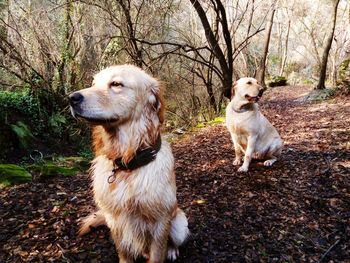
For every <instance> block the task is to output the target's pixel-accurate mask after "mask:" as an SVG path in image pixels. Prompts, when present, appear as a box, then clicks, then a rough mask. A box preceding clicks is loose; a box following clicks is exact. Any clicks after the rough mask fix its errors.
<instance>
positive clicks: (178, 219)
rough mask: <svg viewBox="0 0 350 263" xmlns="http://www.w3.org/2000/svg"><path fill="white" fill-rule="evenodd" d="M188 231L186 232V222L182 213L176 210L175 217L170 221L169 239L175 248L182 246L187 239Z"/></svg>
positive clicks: (178, 209)
mask: <svg viewBox="0 0 350 263" xmlns="http://www.w3.org/2000/svg"><path fill="white" fill-rule="evenodd" d="M189 234H190V231H189V230H188V222H187V218H186V215H185V213H184V211H182V210H181V209H180V208H177V209H176V211H175V216H174V218H173V220H172V221H171V227H170V238H171V241H173V243H174V245H175V246H177V247H178V246H180V245H182V244H183V243H184V242H185V241H186V239H187V238H188V236H189Z"/></svg>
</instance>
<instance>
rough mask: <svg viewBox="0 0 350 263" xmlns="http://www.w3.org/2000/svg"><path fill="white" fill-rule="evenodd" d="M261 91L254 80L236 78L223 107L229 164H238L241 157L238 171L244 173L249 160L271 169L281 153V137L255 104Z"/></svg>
mask: <svg viewBox="0 0 350 263" xmlns="http://www.w3.org/2000/svg"><path fill="white" fill-rule="evenodd" d="M263 91H264V89H263V87H262V86H260V85H259V84H258V82H257V80H256V79H254V78H241V79H239V80H238V81H236V82H235V83H234V85H233V87H232V90H231V101H230V103H229V104H228V105H227V107H226V125H227V128H228V130H229V132H230V134H231V138H232V141H233V144H234V148H235V155H236V158H235V160H234V162H233V165H241V164H242V156H243V154H244V161H243V165H242V166H241V167H240V168H239V169H238V171H239V172H247V171H248V167H249V164H250V162H251V160H252V158H255V159H264V160H265V162H264V165H265V166H271V165H272V164H273V163H274V162H275V161H276V160H277V157H278V156H279V155H280V154H281V151H282V146H283V142H282V140H281V137H280V136H279V134H278V132H277V130H276V129H275V128H274V127H273V126H272V124H271V123H270V122H269V121H268V120H267V119H266V118H265V116H264V115H263V114H262V113H261V112H260V110H259V106H258V104H257V102H258V101H259V99H260V98H261V96H262V94H263Z"/></svg>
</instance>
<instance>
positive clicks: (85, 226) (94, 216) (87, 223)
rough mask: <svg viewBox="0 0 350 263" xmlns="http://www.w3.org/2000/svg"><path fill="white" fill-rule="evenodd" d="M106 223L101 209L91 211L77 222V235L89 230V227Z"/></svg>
mask: <svg viewBox="0 0 350 263" xmlns="http://www.w3.org/2000/svg"><path fill="white" fill-rule="evenodd" d="M101 225H106V219H105V216H104V215H103V213H102V211H101V210H98V211H97V212H95V213H91V214H90V215H88V216H87V217H85V218H83V219H82V220H81V221H80V222H79V226H80V228H79V236H83V235H85V234H87V233H89V232H90V230H91V228H94V227H98V226H101Z"/></svg>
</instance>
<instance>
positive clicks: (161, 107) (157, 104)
mask: <svg viewBox="0 0 350 263" xmlns="http://www.w3.org/2000/svg"><path fill="white" fill-rule="evenodd" d="M151 92H152V95H153V96H151V99H150V101H149V102H150V104H151V107H152V108H153V109H154V110H155V111H156V112H157V115H158V118H159V122H160V123H163V122H164V111H165V102H164V88H163V84H162V83H160V82H159V81H156V83H155V84H154V85H153V86H152V87H151ZM152 97H153V98H152Z"/></svg>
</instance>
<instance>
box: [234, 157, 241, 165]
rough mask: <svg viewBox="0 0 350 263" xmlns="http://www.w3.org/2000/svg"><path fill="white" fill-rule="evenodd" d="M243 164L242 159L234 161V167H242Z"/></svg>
mask: <svg viewBox="0 0 350 263" xmlns="http://www.w3.org/2000/svg"><path fill="white" fill-rule="evenodd" d="M241 163H242V161H241V159H235V160H234V161H233V165H234V166H237V165H241Z"/></svg>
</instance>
